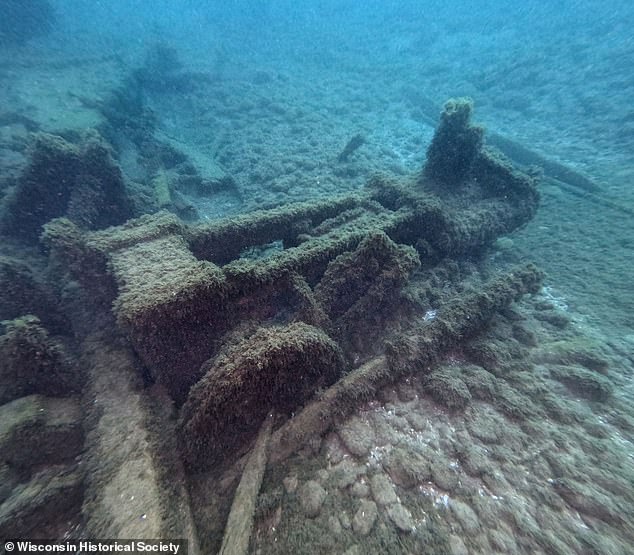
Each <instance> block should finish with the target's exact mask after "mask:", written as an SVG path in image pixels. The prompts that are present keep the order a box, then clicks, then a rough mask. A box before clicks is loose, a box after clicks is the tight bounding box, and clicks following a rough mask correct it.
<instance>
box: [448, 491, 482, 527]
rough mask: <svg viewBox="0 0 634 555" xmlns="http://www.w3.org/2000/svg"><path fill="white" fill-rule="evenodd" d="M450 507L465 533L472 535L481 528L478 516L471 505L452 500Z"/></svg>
mask: <svg viewBox="0 0 634 555" xmlns="http://www.w3.org/2000/svg"><path fill="white" fill-rule="evenodd" d="M449 506H450V507H451V512H452V513H453V515H454V516H455V517H456V520H458V522H460V526H462V529H463V530H464V531H465V532H467V533H472V532H475V531H477V530H478V529H479V528H480V523H479V521H478V515H476V514H475V512H474V510H473V509H472V508H471V507H469V505H467V504H466V503H463V502H462V501H460V500H459V499H452V500H451V504H450V505H449Z"/></svg>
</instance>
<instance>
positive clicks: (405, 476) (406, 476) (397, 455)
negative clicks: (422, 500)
mask: <svg viewBox="0 0 634 555" xmlns="http://www.w3.org/2000/svg"><path fill="white" fill-rule="evenodd" d="M384 466H385V469H386V470H387V472H388V474H389V475H390V478H392V480H393V481H394V483H395V484H398V485H399V486H402V487H404V488H407V489H409V488H412V487H414V486H415V485H417V484H420V483H421V482H427V481H429V480H430V479H431V469H430V465H429V461H428V460H427V459H426V458H425V457H424V456H423V455H421V454H420V453H416V452H414V451H412V450H411V449H407V448H403V447H396V448H395V449H394V450H393V451H392V452H391V453H390V454H389V455H388V457H387V460H386V462H385V465H384Z"/></svg>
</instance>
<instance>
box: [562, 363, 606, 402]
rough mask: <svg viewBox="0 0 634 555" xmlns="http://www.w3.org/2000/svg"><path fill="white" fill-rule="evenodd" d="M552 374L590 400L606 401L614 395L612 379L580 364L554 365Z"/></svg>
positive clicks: (574, 391)
mask: <svg viewBox="0 0 634 555" xmlns="http://www.w3.org/2000/svg"><path fill="white" fill-rule="evenodd" d="M550 375H551V376H552V377H553V378H555V379H556V380H558V381H560V382H561V383H563V384H564V385H565V386H566V387H567V388H568V389H570V390H571V391H572V392H573V393H575V394H577V395H581V396H582V397H584V398H586V399H589V400H590V401H606V400H607V399H608V398H609V397H610V396H611V395H612V389H613V388H612V382H610V380H608V379H607V378H606V377H605V376H602V375H601V374H597V373H596V372H592V371H590V370H586V369H585V368H582V367H580V366H554V367H551V368H550Z"/></svg>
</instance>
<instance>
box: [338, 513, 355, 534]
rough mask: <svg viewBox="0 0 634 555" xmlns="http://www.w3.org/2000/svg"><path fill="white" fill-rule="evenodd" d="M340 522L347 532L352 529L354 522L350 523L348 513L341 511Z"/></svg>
mask: <svg viewBox="0 0 634 555" xmlns="http://www.w3.org/2000/svg"><path fill="white" fill-rule="evenodd" d="M339 522H341V526H342V527H343V528H345V529H346V530H350V528H351V527H352V522H350V517H349V516H348V513H347V512H346V511H341V513H340V514H339Z"/></svg>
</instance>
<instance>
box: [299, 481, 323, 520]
mask: <svg viewBox="0 0 634 555" xmlns="http://www.w3.org/2000/svg"><path fill="white" fill-rule="evenodd" d="M326 495H327V492H326V490H325V489H324V488H322V487H321V485H320V484H319V483H317V482H315V481H314V480H308V482H306V483H305V484H304V485H303V486H302V487H301V488H300V489H299V503H300V505H301V506H302V510H303V511H304V514H305V515H306V516H307V517H308V518H315V517H316V516H318V515H319V513H320V511H321V506H322V505H323V503H324V501H325V499H326Z"/></svg>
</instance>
